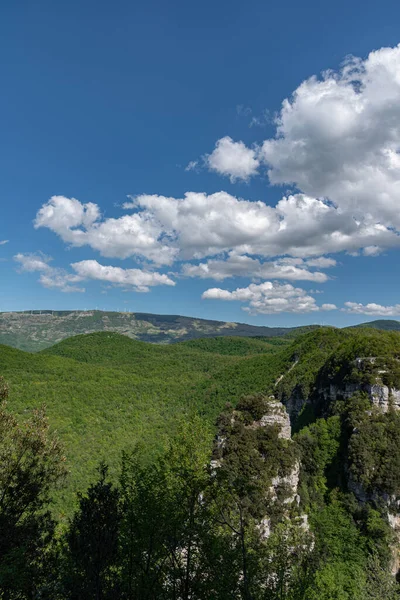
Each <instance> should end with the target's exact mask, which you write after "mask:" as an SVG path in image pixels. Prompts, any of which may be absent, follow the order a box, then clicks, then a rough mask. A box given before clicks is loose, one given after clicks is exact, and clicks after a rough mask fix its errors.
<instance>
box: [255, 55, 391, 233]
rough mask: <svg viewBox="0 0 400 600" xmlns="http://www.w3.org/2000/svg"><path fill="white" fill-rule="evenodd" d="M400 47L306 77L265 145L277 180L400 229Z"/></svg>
mask: <svg viewBox="0 0 400 600" xmlns="http://www.w3.org/2000/svg"><path fill="white" fill-rule="evenodd" d="M399 73H400V45H399V46H397V47H395V48H381V49H380V50H377V51H375V52H371V53H370V54H369V56H368V57H367V58H366V59H365V60H361V59H356V58H353V59H351V60H349V61H347V62H346V64H345V65H344V67H343V68H342V70H341V71H339V72H337V73H335V72H332V71H328V72H326V73H324V74H323V77H322V78H320V79H318V78H317V77H315V76H314V77H311V78H310V79H308V80H307V81H304V82H303V83H302V84H301V85H300V86H299V87H298V88H297V89H296V90H295V92H294V93H293V95H292V97H291V98H290V99H286V100H285V101H284V102H283V104H282V109H281V111H280V114H279V116H278V118H277V135H276V137H275V138H274V139H269V140H266V141H265V142H264V143H263V145H262V150H261V153H260V157H262V159H263V160H264V161H265V162H266V163H267V164H268V166H269V172H268V174H269V179H270V181H271V183H273V184H281V183H291V184H294V185H296V186H297V187H298V188H299V189H300V190H301V191H302V192H304V193H305V194H307V195H310V196H312V197H319V198H322V197H324V198H329V199H330V200H331V201H332V202H333V203H334V204H335V205H336V206H337V207H340V208H341V210H342V211H346V212H347V213H348V214H350V213H351V214H352V215H353V216H354V217H355V218H357V217H358V216H360V215H362V214H364V213H367V214H369V215H372V216H374V218H375V219H376V220H377V222H381V223H384V224H385V225H386V226H393V227H395V228H399V226H400V213H399V210H398V198H399V194H400V155H399V148H400V75H399Z"/></svg>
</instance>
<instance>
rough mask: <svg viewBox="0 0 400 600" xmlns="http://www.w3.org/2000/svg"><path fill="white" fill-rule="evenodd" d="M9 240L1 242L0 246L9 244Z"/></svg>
mask: <svg viewBox="0 0 400 600" xmlns="http://www.w3.org/2000/svg"><path fill="white" fill-rule="evenodd" d="M8 242H9V240H0V246H4V244H8Z"/></svg>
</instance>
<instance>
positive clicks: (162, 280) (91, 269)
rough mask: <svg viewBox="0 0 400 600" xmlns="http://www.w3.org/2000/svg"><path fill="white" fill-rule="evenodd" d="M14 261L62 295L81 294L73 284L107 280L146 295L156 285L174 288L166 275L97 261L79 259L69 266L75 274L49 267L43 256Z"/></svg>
mask: <svg viewBox="0 0 400 600" xmlns="http://www.w3.org/2000/svg"><path fill="white" fill-rule="evenodd" d="M14 260H15V261H16V262H17V263H18V264H19V268H20V271H21V272H23V271H25V272H29V273H33V272H39V273H40V278H39V282H40V283H41V284H42V285H43V286H44V287H46V288H56V289H59V290H60V291H61V292H84V291H85V289H84V288H82V287H77V286H76V284H77V283H80V282H82V281H84V280H88V279H92V280H93V279H94V280H98V281H106V282H108V283H110V284H111V285H115V286H122V287H124V288H125V289H128V290H130V291H136V292H148V291H150V287H152V286H155V285H175V282H174V281H173V280H172V279H171V278H170V277H168V276H167V275H165V274H162V273H157V272H153V271H144V270H141V269H122V268H120V267H112V266H111V267H110V266H105V265H101V264H100V263H98V262H97V261H96V260H82V261H80V262H76V263H72V264H71V267H72V269H73V270H74V271H75V273H68V271H66V270H65V269H61V268H59V267H53V266H51V265H50V262H51V260H52V259H51V258H50V257H49V256H46V255H45V254H41V253H38V254H22V253H20V254H16V255H15V256H14Z"/></svg>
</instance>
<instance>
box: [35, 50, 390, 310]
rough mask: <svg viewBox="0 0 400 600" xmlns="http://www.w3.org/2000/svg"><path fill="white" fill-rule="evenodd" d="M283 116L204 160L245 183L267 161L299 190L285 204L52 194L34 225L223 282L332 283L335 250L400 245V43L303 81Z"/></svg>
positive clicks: (372, 250)
mask: <svg viewBox="0 0 400 600" xmlns="http://www.w3.org/2000/svg"><path fill="white" fill-rule="evenodd" d="M242 110H243V111H244V110H245V109H240V110H239V112H241V111H242ZM276 124H277V132H276V136H275V137H274V138H272V139H268V140H266V141H264V143H263V144H262V146H261V147H253V148H249V147H246V145H245V144H244V143H243V142H241V141H239V142H236V141H233V139H232V138H230V137H228V136H227V137H224V138H222V139H220V140H218V142H217V143H216V146H215V149H214V151H213V152H212V153H211V154H209V155H207V156H206V157H204V161H205V164H206V165H207V166H208V167H209V168H210V169H211V170H213V171H215V172H218V173H220V174H221V175H225V176H229V177H230V178H231V180H232V181H235V180H244V181H247V180H249V179H250V178H251V177H253V176H255V175H256V174H258V173H259V172H260V169H261V166H262V164H266V165H267V166H268V169H269V171H268V174H269V178H270V182H271V183H272V184H283V183H284V184H293V185H294V186H296V188H297V190H298V191H296V193H292V194H288V195H287V196H284V197H283V198H281V200H280V201H279V202H277V204H276V205H275V206H270V205H268V204H267V202H262V201H258V202H255V201H247V200H245V199H242V198H238V197H235V196H233V195H231V194H228V193H226V192H223V191H221V192H217V193H214V194H205V193H194V192H188V193H186V194H184V196H183V197H182V198H173V197H167V196H162V195H146V194H143V195H140V196H137V197H133V198H131V199H130V201H129V202H126V203H125V205H124V208H125V209H127V210H129V211H131V212H130V213H129V214H125V215H123V216H120V217H116V218H110V217H107V218H105V217H104V216H103V215H102V214H101V211H100V208H99V207H98V205H97V204H93V203H87V204H83V203H81V202H80V201H79V200H77V199H74V198H66V197H63V196H54V197H53V198H51V199H50V200H49V202H47V203H46V204H45V205H43V206H42V208H41V209H40V210H39V212H38V214H37V217H36V221H35V226H36V227H47V228H49V229H51V230H52V231H54V232H55V233H56V234H57V235H59V236H60V237H61V238H62V240H63V241H64V242H65V243H67V244H71V245H73V246H85V245H87V246H90V247H91V248H92V249H94V250H96V251H97V252H99V253H100V254H101V255H102V256H106V257H117V258H123V259H124V258H128V257H132V258H134V259H135V260H137V261H148V262H150V263H153V264H154V265H158V266H159V265H172V264H174V263H175V262H177V261H183V262H185V263H186V264H184V265H183V266H182V269H181V271H182V273H183V274H185V275H187V276H190V277H200V278H207V277H211V278H213V279H215V280H224V279H225V278H229V277H234V276H237V275H241V276H244V277H248V278H253V279H254V278H259V279H261V280H263V279H286V280H288V281H289V280H292V281H296V280H302V279H303V280H307V279H308V280H309V281H316V282H323V281H324V280H326V279H327V275H326V274H325V273H323V272H321V271H322V270H324V269H328V268H330V267H334V266H336V264H337V263H336V261H335V259H334V258H329V257H327V256H325V255H327V254H328V255H331V254H335V253H339V252H347V253H350V254H353V255H360V254H363V255H365V256H375V255H377V254H379V253H380V252H383V251H385V250H386V249H390V248H399V247H400V211H399V210H398V199H399V198H400V46H398V47H396V48H382V49H381V50H378V51H375V52H372V53H371V54H370V55H369V56H368V57H367V58H366V59H365V60H360V59H352V60H351V61H348V62H347V63H346V64H345V65H344V67H343V68H342V69H341V70H340V71H339V72H337V73H334V72H331V71H329V72H326V73H324V74H323V76H322V77H321V78H317V77H311V78H310V79H308V80H307V81H304V82H303V83H302V84H301V85H300V86H299V87H298V88H297V89H296V90H295V91H294V93H293V95H292V96H291V97H290V98H289V99H286V100H285V101H284V102H283V104H282V108H281V111H280V113H279V115H278V118H277V121H276ZM197 167H198V165H197V164H196V161H192V162H191V163H189V165H188V166H187V167H186V168H187V169H193V168H197ZM282 257H284V258H282ZM202 259H205V260H203V262H200V264H192V263H193V261H200V260H202ZM187 261H191V262H190V263H188V262H187ZM145 271H146V270H145ZM146 272H151V269H150V267H149V270H148V271H146ZM143 285H144V286H145V287H146V284H143ZM243 289H245V288H243ZM229 293H230V292H229ZM278 300H279V299H278Z"/></svg>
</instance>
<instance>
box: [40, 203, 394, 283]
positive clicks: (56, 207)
mask: <svg viewBox="0 0 400 600" xmlns="http://www.w3.org/2000/svg"><path fill="white" fill-rule="evenodd" d="M123 208H124V209H126V210H131V211H132V214H128V215H123V216H121V217H119V218H107V219H104V218H102V217H101V213H100V209H99V207H98V206H97V205H95V204H90V205H89V204H82V203H81V202H79V201H78V200H76V199H73V198H65V197H63V196H54V197H53V198H51V199H50V200H49V202H47V203H46V204H44V205H43V207H42V208H41V209H40V210H39V212H38V214H37V217H36V220H35V226H36V227H47V228H49V229H51V230H52V231H54V232H55V233H57V234H58V235H59V236H60V237H61V238H62V239H63V240H64V241H65V242H66V243H68V244H72V245H74V246H84V245H88V246H90V247H91V248H93V249H94V250H97V251H98V252H99V253H100V254H101V255H103V256H107V257H117V258H128V257H134V258H136V259H139V260H143V259H144V260H148V261H151V262H153V263H155V264H156V265H163V264H164V265H171V264H173V263H174V262H175V261H177V260H193V259H200V258H205V257H213V256H216V255H220V254H221V253H230V252H232V251H234V252H235V253H236V254H237V255H241V254H247V255H250V256H253V257H257V258H259V257H262V258H273V257H277V256H283V255H287V256H288V257H292V258H293V257H295V258H296V257H297V258H311V257H316V258H313V259H312V260H314V263H308V267H311V266H318V267H320V268H327V267H329V266H333V263H334V260H333V259H331V258H326V257H321V254H324V253H335V252H341V251H346V252H357V251H358V250H360V248H369V247H374V248H377V247H380V248H390V247H397V246H398V245H399V244H400V236H399V235H398V234H397V232H396V231H394V230H393V228H390V227H386V226H384V225H382V224H380V223H376V222H374V220H373V219H372V218H371V217H370V216H368V215H366V216H365V217H360V218H358V219H355V218H353V217H351V216H350V217H349V215H348V214H346V213H344V212H342V211H341V210H340V209H339V208H336V207H335V206H333V205H332V204H331V203H329V202H325V201H323V200H318V199H315V198H311V197H309V196H305V195H304V194H294V195H291V196H287V197H284V198H282V199H281V200H280V201H279V202H278V203H277V205H276V206H275V207H271V206H268V205H267V204H266V203H264V202H260V201H259V202H254V201H248V200H243V199H240V198H236V197H235V196H232V195H231V194H228V193H226V192H216V193H214V194H210V195H207V194H204V193H196V192H188V193H186V194H185V196H184V197H183V198H171V197H166V196H157V195H140V196H137V197H132V198H131V199H130V201H129V202H125V204H124V205H123ZM64 217H65V218H64ZM367 252H368V250H367ZM317 260H318V261H319V263H317V262H315V261H317ZM282 264H283V263H282ZM287 264H289V263H287ZM303 266H304V265H303ZM266 276H268V277H269V275H266Z"/></svg>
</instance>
